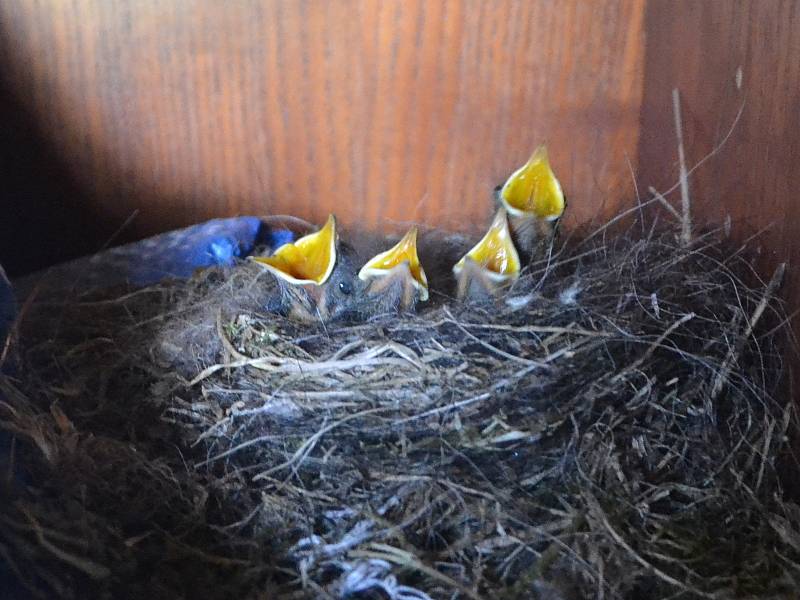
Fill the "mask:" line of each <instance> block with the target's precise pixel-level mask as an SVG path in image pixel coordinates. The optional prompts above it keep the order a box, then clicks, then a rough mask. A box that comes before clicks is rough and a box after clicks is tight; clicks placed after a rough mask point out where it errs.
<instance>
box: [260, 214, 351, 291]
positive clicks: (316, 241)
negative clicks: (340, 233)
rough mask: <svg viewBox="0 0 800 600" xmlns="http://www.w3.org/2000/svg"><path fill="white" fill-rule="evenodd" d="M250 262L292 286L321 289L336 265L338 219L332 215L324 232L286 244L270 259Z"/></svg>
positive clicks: (263, 258)
mask: <svg viewBox="0 0 800 600" xmlns="http://www.w3.org/2000/svg"><path fill="white" fill-rule="evenodd" d="M251 258H252V260H253V261H255V262H257V263H258V264H260V265H264V267H266V269H267V270H269V271H271V272H272V273H274V274H275V275H277V276H278V277H280V278H281V279H283V280H284V281H288V282H289V283H294V284H313V285H322V284H323V283H325V282H326V281H327V280H328V278H329V277H330V276H331V273H332V272H333V267H334V266H335V265H336V218H335V217H334V216H333V215H330V216H329V217H328V221H327V222H326V223H325V225H324V227H323V228H322V229H320V230H319V231H317V232H315V233H310V234H308V235H306V236H304V237H301V238H300V239H299V240H297V241H296V242H294V243H290V244H284V245H283V246H281V247H280V248H278V250H277V251H275V253H274V254H272V255H271V256H254V257H251Z"/></svg>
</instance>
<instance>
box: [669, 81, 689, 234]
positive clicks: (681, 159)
mask: <svg viewBox="0 0 800 600" xmlns="http://www.w3.org/2000/svg"><path fill="white" fill-rule="evenodd" d="M672 108H673V111H674V113H675V132H676V135H677V136H678V164H679V165H680V180H679V181H680V185H681V242H682V243H683V245H684V246H688V245H689V244H690V243H691V242H692V202H691V198H690V197H689V175H688V173H687V171H686V155H685V152H684V148H683V123H682V121H681V96H680V92H678V89H677V88H675V89H673V90H672Z"/></svg>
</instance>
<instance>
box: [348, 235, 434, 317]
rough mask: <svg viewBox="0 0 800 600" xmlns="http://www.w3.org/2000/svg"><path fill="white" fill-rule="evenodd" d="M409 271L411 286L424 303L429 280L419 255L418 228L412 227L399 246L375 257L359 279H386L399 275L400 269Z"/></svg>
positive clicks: (359, 273) (362, 271)
mask: <svg viewBox="0 0 800 600" xmlns="http://www.w3.org/2000/svg"><path fill="white" fill-rule="evenodd" d="M402 265H405V268H407V270H408V275H407V277H410V280H411V284H412V285H413V287H414V289H416V291H417V293H418V294H419V299H420V300H422V301H423V302H424V301H425V300H427V299H428V278H427V276H426V275H425V270H424V269H423V268H422V265H421V264H420V262H419V256H418V255H417V228H416V227H412V228H411V229H410V230H409V231H408V233H406V234H405V235H404V236H403V239H401V240H400V241H399V242H397V244H395V245H394V246H392V247H391V248H389V249H388V250H387V251H386V252H381V253H380V254H377V255H375V256H374V257H373V258H371V259H370V260H369V261H367V264H365V265H364V266H363V267H361V270H360V271H359V272H358V277H359V279H361V280H362V281H369V280H372V279H377V278H386V277H390V276H393V275H395V274H397V269H398V267H401V268H402Z"/></svg>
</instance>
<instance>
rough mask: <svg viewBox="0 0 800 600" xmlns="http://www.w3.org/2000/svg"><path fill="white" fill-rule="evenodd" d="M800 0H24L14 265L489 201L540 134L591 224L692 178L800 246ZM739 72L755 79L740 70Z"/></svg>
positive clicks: (5, 209) (10, 138) (787, 250)
mask: <svg viewBox="0 0 800 600" xmlns="http://www.w3.org/2000/svg"><path fill="white" fill-rule="evenodd" d="M798 15H800V3H799V2H797V1H794V0H737V1H735V2H734V1H730V2H727V1H720V2H712V1H708V0H564V1H560V2H551V1H549V0H538V1H530V2H522V1H513V0H507V1H499V0H498V1H492V0H482V1H481V0H464V1H456V0H454V1H452V2H450V1H448V2H428V1H425V0H416V1H415V0H409V1H401V0H394V1H393V0H389V1H379V0H363V1H357V0H332V1H323V0H297V1H294V0H291V1H290V0H284V1H282V0H264V1H256V0H231V1H229V2H224V3H222V2H217V1H216V0H137V1H136V2H129V1H106V0H9V1H7V2H1V3H0V131H2V132H3V136H2V139H0V170H2V173H3V177H2V178H0V203H2V204H1V205H0V206H1V207H2V212H0V262H2V263H4V264H6V265H7V266H8V267H9V270H10V271H11V272H12V273H21V272H24V271H26V270H30V269H33V268H37V267H41V266H43V265H46V264H51V263H53V262H56V261H58V260H62V259H64V258H68V257H70V256H74V255H77V254H82V253H86V252H91V251H94V250H96V249H98V248H100V247H101V246H102V245H103V243H104V242H105V241H106V240H107V239H108V238H109V237H110V236H111V235H112V234H113V233H114V232H115V231H116V230H117V229H118V228H119V227H120V226H121V225H122V224H123V223H124V222H125V221H126V219H127V218H128V217H129V216H130V215H131V214H132V213H134V211H138V214H137V216H136V218H135V219H134V220H133V221H132V222H131V223H130V225H129V226H127V227H126V228H125V229H124V231H123V232H122V234H121V235H120V236H119V237H118V238H115V240H116V241H123V240H130V239H135V238H139V237H143V236H146V235H149V234H151V233H154V232H157V231H162V230H165V229H170V228H173V227H176V226H180V225H185V224H188V223H191V222H196V221H198V220H202V219H206V218H209V217H213V216H222V215H232V214H242V213H256V214H258V213H268V212H291V213H295V214H298V215H300V216H304V217H307V218H310V219H314V220H321V219H322V218H323V217H324V216H325V214H326V213H327V212H328V211H331V210H333V211H335V212H336V213H337V214H339V215H340V217H341V218H342V219H343V220H344V221H346V222H353V221H356V220H361V221H364V222H366V223H367V224H369V225H372V226H376V227H383V228H393V227H395V226H396V223H395V222H396V221H403V220H410V219H413V220H420V221H424V222H429V223H432V224H438V225H446V226H448V227H467V226H469V225H471V224H474V223H476V222H479V221H482V219H483V218H484V216H485V213H486V211H487V207H488V193H489V190H490V189H491V187H492V186H493V185H494V184H496V183H498V182H500V181H501V180H502V179H503V177H504V176H505V175H506V174H507V173H508V171H509V170H510V169H511V168H513V167H514V166H516V165H517V164H518V163H520V161H522V160H524V158H526V155H527V153H528V152H529V151H530V149H531V148H532V147H533V146H534V145H535V144H538V143H539V142H541V141H547V142H548V143H549V145H550V147H551V150H552V154H553V160H554V163H555V166H556V168H557V170H558V172H559V173H560V175H561V177H562V180H563V183H564V186H565V188H566V190H567V192H568V194H569V196H570V198H571V204H570V210H571V214H572V216H573V218H575V219H579V220H585V219H588V218H591V217H592V216H595V215H597V214H600V213H602V212H603V211H604V210H605V211H606V212H608V211H611V210H616V208H618V206H619V205H620V203H625V204H627V203H630V202H631V201H632V198H633V190H632V181H633V178H632V173H635V175H636V181H637V182H638V184H639V188H640V189H641V190H644V189H646V187H647V186H648V185H649V184H653V185H655V186H656V187H658V188H659V189H662V190H663V189H665V188H667V187H669V186H670V185H671V184H672V183H673V182H674V181H675V178H676V172H677V171H676V152H675V130H674V125H673V121H672V119H673V116H672V101H671V90H672V88H673V87H678V88H680V90H681V92H682V98H683V111H684V130H685V135H686V142H687V154H688V157H689V161H690V163H691V164H693V163H695V162H697V161H698V160H700V159H702V158H703V157H704V156H706V155H707V154H708V153H709V152H711V151H712V150H713V149H714V148H716V147H717V146H718V145H719V144H720V142H721V140H722V139H723V137H724V136H725V134H726V133H727V132H728V130H729V128H730V126H731V124H732V123H733V121H734V119H735V118H736V115H737V113H738V111H739V110H740V108H741V107H742V105H744V109H743V112H742V116H741V119H740V120H739V122H738V124H737V126H736V127H735V128H734V130H733V133H732V134H731V136H730V138H729V139H728V140H727V143H726V144H725V145H724V146H723V147H722V148H721V149H720V151H719V152H718V153H717V154H716V155H715V156H713V157H712V158H710V159H709V160H708V161H707V162H706V163H705V164H704V165H703V167H702V168H700V169H699V170H698V171H697V172H696V173H695V175H694V177H693V179H692V184H691V185H692V194H693V197H694V198H695V208H696V210H697V212H698V214H699V216H700V217H701V218H706V219H711V220H714V221H719V220H721V219H722V218H723V217H724V216H725V215H727V214H730V215H732V217H733V221H734V232H735V233H737V234H738V235H739V236H740V237H744V236H746V235H749V234H750V233H751V232H753V231H755V230H757V229H759V228H763V227H766V226H771V230H770V233H769V235H768V236H765V237H764V238H763V240H764V251H765V254H766V255H768V257H771V258H772V262H773V263H774V262H777V261H778V260H782V259H783V258H784V257H789V258H790V259H791V260H792V261H793V262H795V263H797V262H798V259H800V226H799V225H798V223H800V214H798V213H800V201H798V200H797V199H796V191H797V190H800V176H799V175H798V172H800V169H798V168H797V167H796V166H795V164H796V163H797V162H798V161H800V110H799V109H800V22H799V21H798V19H799V18H800V17H799V16H798ZM737 74H738V75H737Z"/></svg>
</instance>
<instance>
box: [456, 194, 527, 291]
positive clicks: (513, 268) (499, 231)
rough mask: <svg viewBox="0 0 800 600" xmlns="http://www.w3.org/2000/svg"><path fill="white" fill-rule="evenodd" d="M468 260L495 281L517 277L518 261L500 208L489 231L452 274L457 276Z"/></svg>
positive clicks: (504, 216) (503, 211)
mask: <svg viewBox="0 0 800 600" xmlns="http://www.w3.org/2000/svg"><path fill="white" fill-rule="evenodd" d="M467 258H470V259H472V260H473V261H475V262H476V263H478V264H479V265H480V266H481V267H483V268H484V269H486V270H487V271H488V272H489V274H490V275H491V276H492V278H493V279H495V280H496V281H508V280H513V279H516V278H517V277H519V272H520V260H519V254H518V253H517V248H516V247H515V246H514V241H513V240H512V239H511V231H510V230H509V228H508V217H507V215H506V211H505V209H503V208H501V209H500V210H498V211H497V214H496V215H495V217H494V220H493V221H492V224H491V225H490V227H489V231H487V232H486V235H484V236H483V239H481V241H480V242H478V243H477V244H475V246H474V247H473V248H472V250H470V251H469V252H467V253H466V254H465V255H464V256H463V257H462V258H461V260H460V261H458V262H457V263H456V265H455V266H454V267H453V272H454V273H455V274H456V275H459V273H460V272H461V270H462V269H463V268H464V263H465V262H466V259H467Z"/></svg>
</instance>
